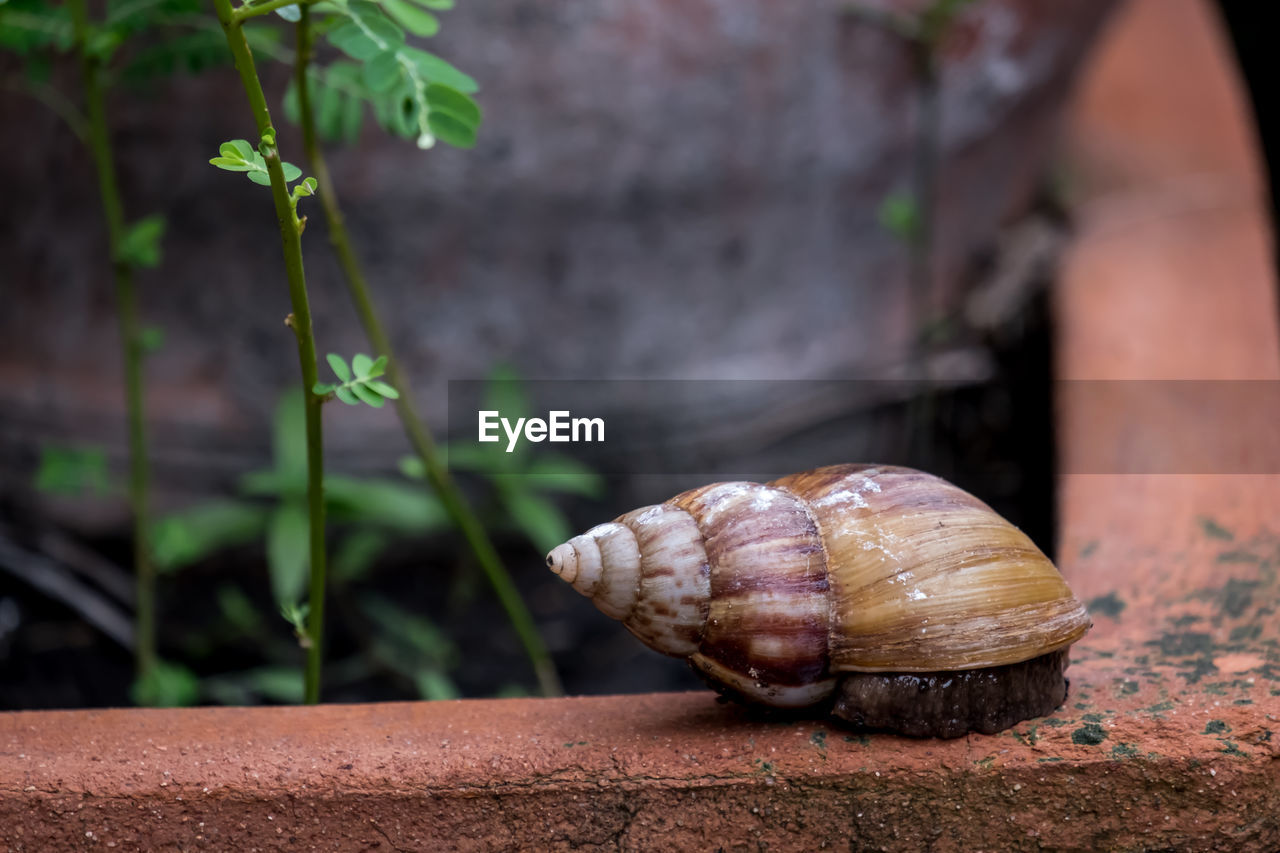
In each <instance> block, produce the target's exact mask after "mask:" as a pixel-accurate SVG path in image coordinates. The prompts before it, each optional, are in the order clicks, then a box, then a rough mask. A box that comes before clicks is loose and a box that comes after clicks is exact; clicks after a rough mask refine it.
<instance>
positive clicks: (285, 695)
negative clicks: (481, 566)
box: [242, 6, 305, 705]
mask: <svg viewBox="0 0 1280 853" xmlns="http://www.w3.org/2000/svg"><path fill="white" fill-rule="evenodd" d="M289 8H297V7H296V6H295V7H289ZM304 618H305V615H304ZM295 627H296V626H295ZM304 632H305V629H304ZM242 677H243V678H244V683H245V684H246V686H248V687H249V689H251V690H253V692H255V693H257V694H259V695H260V696H262V697H263V698H264V699H270V700H271V701H272V702H282V703H285V704H289V705H301V704H302V700H303V697H304V695H305V681H304V678H303V675H302V670H300V669H298V668H297V667H292V666H287V667H286V666H264V667H259V668H258V669H251V670H249V671H248V672H246V673H244V674H243V676H242Z"/></svg>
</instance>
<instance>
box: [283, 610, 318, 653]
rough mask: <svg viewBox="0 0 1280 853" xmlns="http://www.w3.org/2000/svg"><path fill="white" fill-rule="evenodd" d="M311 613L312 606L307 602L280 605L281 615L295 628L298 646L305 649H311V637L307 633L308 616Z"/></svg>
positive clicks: (294, 632) (294, 633)
mask: <svg viewBox="0 0 1280 853" xmlns="http://www.w3.org/2000/svg"><path fill="white" fill-rule="evenodd" d="M310 612H311V605H310V604H307V603H306V602H303V603H302V604H296V603H294V602H289V603H287V604H281V605H280V615H281V616H282V617H284V621H286V622H288V623H289V624H290V625H292V626H293V635H294V636H295V637H297V638H298V645H299V646H301V647H302V648H304V649H306V648H310V647H311V637H310V635H309V634H308V633H307V614H309V613H310Z"/></svg>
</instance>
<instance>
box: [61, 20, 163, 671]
mask: <svg viewBox="0 0 1280 853" xmlns="http://www.w3.org/2000/svg"><path fill="white" fill-rule="evenodd" d="M68 6H69V8H70V11H71V17H72V23H73V26H74V33H75V44H76V52H77V53H78V54H79V56H80V71H81V76H82V78H83V86H84V100H85V119H86V127H85V132H86V136H85V139H86V141H87V143H88V145H89V149H90V150H91V151H92V152H93V160H94V165H95V166H96V168H97V172H98V192H99V194H100V195H101V196H102V215H103V218H104V219H105V220H106V223H107V242H108V245H109V250H110V253H111V267H112V270H113V272H114V275H115V285H116V316H117V318H118V320H119V325H120V343H121V348H122V351H123V361H124V386H125V410H126V412H127V419H128V432H129V508H130V511H131V512H132V515H133V569H134V577H135V583H136V584H137V611H136V612H137V617H136V620H137V625H136V628H135V631H136V632H137V636H136V641H135V650H134V660H135V666H136V674H137V677H138V678H139V679H143V678H145V677H146V676H148V675H149V674H150V673H151V672H152V670H153V669H154V668H155V664H156V613H155V589H156V578H155V565H154V563H153V562H152V560H151V549H150V544H149V543H150V536H149V535H148V532H149V530H150V528H151V524H150V520H149V513H148V508H147V504H148V494H147V493H148V483H149V477H150V472H149V469H148V464H147V440H146V423H145V418H144V410H143V401H142V360H143V348H142V338H141V330H140V328H139V323H138V294H137V289H136V288H135V287H134V281H133V267H132V265H131V264H130V263H129V262H128V261H127V260H126V259H125V258H124V257H122V254H121V241H122V240H123V239H124V234H125V220H124V204H123V202H122V201H121V199H120V187H119V184H118V183H117V180H116V170H115V160H114V159H113V157H112V153H111V134H110V132H109V131H108V129H107V110H106V99H105V96H104V93H103V87H102V81H101V79H100V77H99V72H100V70H101V64H102V63H101V58H100V57H99V56H96V55H94V54H93V52H92V51H91V50H90V49H89V36H90V26H89V13H88V9H87V5H86V3H85V0H69V3H68Z"/></svg>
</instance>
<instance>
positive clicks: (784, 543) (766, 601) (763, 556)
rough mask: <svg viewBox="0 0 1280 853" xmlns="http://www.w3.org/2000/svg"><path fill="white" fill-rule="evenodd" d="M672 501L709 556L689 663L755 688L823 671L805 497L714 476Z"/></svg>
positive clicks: (820, 613)
mask: <svg viewBox="0 0 1280 853" xmlns="http://www.w3.org/2000/svg"><path fill="white" fill-rule="evenodd" d="M671 503H672V504H674V505H676V506H679V507H681V508H683V509H685V510H687V511H688V512H689V513H690V514H691V515H692V516H693V517H694V518H695V519H697V521H698V525H699V527H700V528H701V530H702V535H703V539H704V542H705V544H706V549H707V558H708V561H709V562H710V566H711V606H710V612H709V613H708V616H707V626H706V629H705V631H704V633H703V639H702V644H701V646H700V648H699V655H698V660H695V661H691V662H692V663H693V664H694V666H695V668H698V669H700V670H702V671H720V670H723V671H727V672H732V673H736V676H735V678H734V681H735V689H743V688H742V685H743V684H752V685H755V687H754V688H752V690H753V691H755V692H761V691H767V690H769V689H773V688H780V687H798V686H801V685H809V684H813V683H815V682H818V681H821V680H824V679H825V677H826V670H827V635H828V633H829V628H828V621H829V612H830V608H829V604H828V602H827V591H828V584H827V577H826V574H827V573H826V560H825V558H824V553H823V549H822V542H821V540H820V538H819V536H818V531H817V529H816V528H815V527H814V524H813V521H812V520H811V518H810V517H809V513H808V512H807V510H806V509H805V507H804V505H803V504H802V503H801V502H800V501H799V500H798V499H797V498H796V497H795V496H794V495H791V494H790V493H788V492H786V491H783V490H781V489H774V488H770V487H768V486H762V485H760V484H758V483H719V484H715V485H713V486H708V487H705V488H701V489H695V490H693V491H690V492H686V493H684V494H682V495H679V496H677V497H675V498H673V499H672V500H671ZM811 692H813V691H800V693H801V694H802V695H808V694H809V693H811ZM818 692H821V691H818Z"/></svg>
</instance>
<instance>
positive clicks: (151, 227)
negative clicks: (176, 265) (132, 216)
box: [119, 213, 165, 268]
mask: <svg viewBox="0 0 1280 853" xmlns="http://www.w3.org/2000/svg"><path fill="white" fill-rule="evenodd" d="M164 229H165V218H164V217H163V216H161V215H160V214H158V213H157V214H153V215H151V216H147V217H144V218H142V219H139V220H138V221H137V222H135V223H133V224H132V225H130V226H129V227H128V228H127V229H126V230H125V232H124V234H123V235H122V236H121V238H120V247H119V249H120V259H121V260H123V261H124V262H125V263H127V264H129V265H130V266H134V267H146V268H150V267H156V266H159V265H160V239H161V238H162V237H163V236H164Z"/></svg>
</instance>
